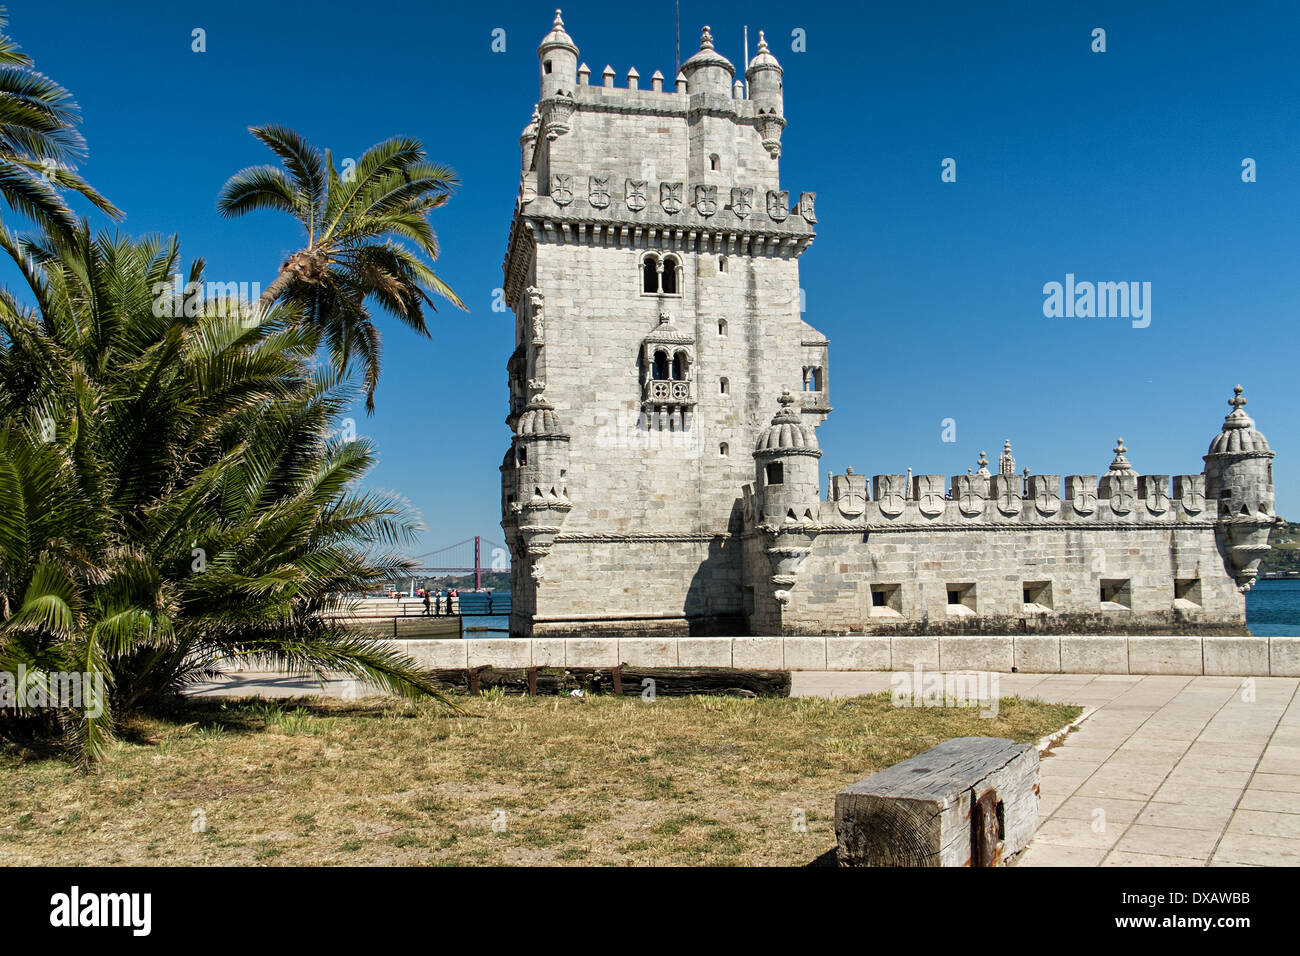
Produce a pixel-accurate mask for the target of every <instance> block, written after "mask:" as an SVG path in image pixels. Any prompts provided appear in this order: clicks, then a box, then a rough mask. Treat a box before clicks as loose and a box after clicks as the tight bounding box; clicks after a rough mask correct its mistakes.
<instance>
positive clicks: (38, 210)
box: [0, 7, 122, 235]
mask: <svg viewBox="0 0 1300 956" xmlns="http://www.w3.org/2000/svg"><path fill="white" fill-rule="evenodd" d="M8 22H9V18H8V15H7V11H6V10H5V8H4V7H0V197H3V198H4V202H5V205H7V206H8V207H9V208H10V209H12V210H14V211H15V212H17V213H19V214H20V215H23V216H25V217H26V218H28V219H30V220H31V221H32V222H34V223H35V224H36V225H38V226H40V228H41V229H43V230H45V231H46V232H51V233H63V234H65V235H66V234H68V233H70V232H71V231H72V230H73V229H75V228H76V224H77V218H76V216H75V215H73V213H72V210H71V209H69V208H68V204H67V203H66V202H65V201H64V199H63V196H62V194H61V190H65V189H66V190H72V191H73V192H76V193H80V194H81V195H82V196H84V197H86V198H87V199H88V200H90V201H91V202H92V203H93V204H94V205H95V206H96V207H97V208H98V209H100V210H101V211H103V212H105V213H107V214H108V215H109V216H111V217H113V218H114V219H120V218H121V216H122V213H121V212H120V211H119V210H118V209H117V208H116V207H115V206H114V205H113V204H112V203H110V202H109V201H108V200H107V199H105V198H104V197H103V196H101V195H100V194H99V193H97V192H96V191H95V190H94V189H92V188H91V187H90V185H89V184H88V183H87V182H86V181H85V180H84V179H82V178H81V176H79V175H78V174H77V173H76V168H75V166H74V163H75V162H76V161H77V160H79V159H81V158H84V156H85V155H86V143H85V140H84V139H82V136H81V133H80V132H78V130H77V121H78V118H79V116H78V111H77V105H76V104H75V103H74V102H73V101H72V98H71V96H70V95H69V94H68V91H67V90H65V89H64V88H63V87H61V86H59V84H57V83H55V82H54V81H53V80H51V79H50V78H49V77H47V76H44V75H43V74H41V73H37V72H36V71H35V70H33V69H32V61H31V58H30V57H28V56H27V55H26V54H24V53H20V52H18V47H17V46H16V45H15V44H14V42H13V40H11V39H10V38H9V37H8V36H7V35H5V34H4V32H3V30H4V27H5V26H6V25H7V24H8Z"/></svg>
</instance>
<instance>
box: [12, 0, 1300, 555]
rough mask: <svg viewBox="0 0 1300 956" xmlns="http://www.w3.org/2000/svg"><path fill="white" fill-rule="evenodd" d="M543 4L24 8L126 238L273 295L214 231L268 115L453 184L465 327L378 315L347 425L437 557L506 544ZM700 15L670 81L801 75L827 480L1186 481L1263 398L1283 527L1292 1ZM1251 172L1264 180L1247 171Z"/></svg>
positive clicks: (614, 8)
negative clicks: (754, 71) (1082, 287)
mask: <svg viewBox="0 0 1300 956" xmlns="http://www.w3.org/2000/svg"><path fill="white" fill-rule="evenodd" d="M1135 6H1137V7H1140V9H1133V7H1135ZM553 15H554V6H553V5H551V4H549V3H538V2H533V3H503V2H496V0H488V2H483V3H478V4H465V5H444V4H441V3H430V2H414V0H411V2H385V0H373V2H369V3H365V4H359V3H355V2H347V3H340V2H329V0H324V2H321V0H317V2H311V3H307V2H300V0H286V2H275V3H267V2H264V0H263V2H256V3H253V2H246V0H228V2H222V3H203V4H194V3H183V2H180V3H178V2H174V0H169V2H131V3H124V4H105V3H102V2H98V0H97V2H93V3H92V2H89V0H76V2H64V0H46V2H43V3H41V4H39V5H38V4H35V3H31V2H27V0H24V2H22V3H18V4H15V3H12V2H11V3H10V27H9V31H10V33H11V35H12V36H14V38H15V39H16V40H17V41H18V42H19V43H20V44H21V45H22V46H23V48H24V50H25V51H26V52H28V53H29V54H31V55H32V56H34V57H35V58H36V62H37V66H38V68H39V69H41V70H42V71H44V72H46V73H48V74H50V75H51V76H53V77H54V78H55V79H57V80H58V81H59V82H60V83H62V84H63V85H64V86H66V87H68V88H69V89H70V90H71V91H72V92H73V94H74V95H75V97H76V99H77V101H78V102H79V103H80V105H81V107H82V111H83V113H84V125H83V130H84V133H85V135H86V138H87V140H88V142H89V146H90V157H89V160H88V161H87V162H86V163H85V164H84V165H83V166H82V171H83V172H84V173H85V174H86V176H87V177H88V178H89V179H90V181H91V182H92V183H93V184H94V185H95V186H96V187H97V188H98V189H100V190H101V191H102V192H103V193H105V194H106V195H107V196H108V197H109V198H110V199H112V200H113V201H114V202H115V203H116V204H117V205H118V206H120V207H121V208H123V209H124V210H126V212H127V214H128V215H127V219H126V221H125V223H124V224H123V227H122V228H123V229H125V230H127V231H129V232H132V233H136V234H141V233H147V232H167V233H171V232H176V233H179V234H180V236H181V239H182V248H183V251H184V253H185V254H186V256H187V258H190V257H194V256H203V257H205V258H206V259H207V262H208V277H209V278H210V279H214V280H221V281H239V280H243V281H261V282H263V283H264V284H265V283H268V282H270V280H271V279H272V278H273V277H274V274H275V270H276V267H277V266H278V265H279V263H280V262H281V260H282V259H283V257H284V256H285V255H286V254H287V253H289V252H290V251H292V250H293V249H295V248H296V247H297V246H296V244H297V242H298V240H299V236H298V234H297V233H296V231H295V227H294V226H293V224H292V223H290V222H289V221H287V220H286V219H284V218H283V217H280V216H278V215H275V214H272V213H263V214H256V215H254V216H251V217H248V218H245V219H243V220H236V221H226V220H223V219H220V218H219V217H218V216H217V214H216V211H215V206H214V201H215V197H216V194H217V191H218V189H219V188H220V186H221V184H222V183H223V182H224V181H225V179H226V178H227V177H228V176H229V175H230V174H231V173H232V172H234V171H235V170H237V169H239V168H241V167H243V166H247V165H253V164H257V163H262V162H267V161H269V157H270V154H269V152H267V151H266V150H265V149H264V148H263V147H262V146H261V145H260V144H259V143H257V142H256V141H255V140H254V139H253V138H252V137H251V136H249V135H248V133H247V131H246V130H247V127H248V126H250V125H254V124H258V123H269V122H275V123H281V124H285V125H288V126H291V127H294V128H295V129H297V130H299V131H300V132H301V133H303V134H304V135H305V136H306V137H307V138H308V139H310V140H312V141H313V142H315V143H317V144H319V145H321V146H326V147H329V148H331V149H332V150H333V151H334V154H335V156H336V157H339V158H340V159H341V158H343V157H355V156H358V155H360V153H361V152H362V151H363V150H364V149H365V148H366V147H368V146H370V145H372V144H373V143H375V142H377V141H379V140H381V139H384V138H386V137H388V136H391V135H394V134H399V133H401V134H409V135H413V136H416V137H419V138H420V139H422V140H423V141H424V143H425V144H426V146H427V147H428V149H429V151H430V154H431V156H432V157H433V158H434V159H436V160H438V161H441V162H445V163H448V164H450V165H452V166H453V167H454V168H455V169H456V170H457V171H458V172H459V173H460V176H461V178H462V180H463V186H462V188H461V189H460V190H459V192H458V193H457V195H456V196H455V198H454V199H453V200H452V202H451V203H450V204H449V205H448V206H446V207H445V208H444V209H442V210H439V211H438V212H437V213H435V216H434V220H433V221H434V224H435V228H436V229H437V231H438V234H439V237H440V239H441V242H442V246H443V255H442V257H441V258H440V259H439V262H438V265H437V268H438V271H439V273H440V274H441V275H442V276H443V278H444V279H446V280H447V281H448V282H449V283H450V284H451V285H452V286H453V288H455V289H456V290H457V291H458V292H459V293H460V295H461V296H462V297H463V298H464V299H465V301H466V302H467V303H468V304H469V306H470V314H469V315H468V316H465V315H462V314H459V313H457V312H456V311H455V310H454V309H451V308H450V307H444V308H442V309H441V311H440V313H439V315H438V316H436V317H434V319H433V333H434V334H433V340H432V341H427V340H423V339H419V338H417V337H416V336H414V335H413V334H411V333H409V332H407V331H406V330H405V329H403V328H401V327H400V326H398V325H397V324H396V323H395V322H394V321H392V320H382V321H381V328H382V330H383V334H384V343H385V353H384V371H383V378H382V381H381V383H380V388H379V392H378V395H377V402H378V411H377V412H376V414H375V415H374V416H373V417H370V418H367V417H366V416H365V415H364V414H363V412H362V410H361V409H358V410H357V413H356V415H355V418H356V421H357V428H358V431H359V432H361V433H363V434H367V435H370V436H372V437H373V438H374V439H375V440H376V441H377V442H378V445H379V449H380V455H381V463H380V465H379V466H378V468H377V469H376V470H375V472H374V473H373V482H372V484H374V485H375V486H376V487H381V488H387V489H393V490H396V491H399V492H401V493H402V494H404V495H405V496H407V497H408V498H409V499H410V501H411V503H412V504H413V505H414V506H415V507H416V508H417V509H419V510H420V511H421V513H422V514H423V516H424V520H425V522H426V524H427V525H428V530H427V531H426V532H425V536H424V542H425V549H433V548H435V547H438V546H441V545H444V544H450V543H452V542H455V541H458V540H460V539H462V538H465V537H468V536H470V535H473V534H481V535H483V536H484V537H485V538H490V539H491V540H499V537H500V528H499V526H498V524H497V522H498V520H499V514H498V500H499V499H498V493H499V491H498V488H499V486H498V475H497V466H498V465H499V463H500V460H501V456H502V453H503V451H504V449H505V447H506V444H507V443H508V441H509V434H508V431H507V429H506V427H505V425H504V422H503V418H504V416H505V412H506V405H507V392H506V385H505V370H504V366H505V360H506V358H507V356H508V355H509V354H510V351H511V349H512V347H513V331H512V322H511V319H510V317H509V315H508V314H502V313H496V312H493V311H492V310H491V303H492V294H493V290H494V289H496V288H497V287H499V286H500V285H501V261H502V258H503V255H504V252H505V240H506V235H507V230H508V228H509V224H510V216H511V213H512V209H513V200H514V195H515V191H516V188H517V183H518V178H517V177H518V157H519V153H518V137H519V132H520V130H521V129H522V128H523V126H524V125H525V124H526V122H527V120H528V117H529V115H530V113H531V111H532V106H533V103H534V102H535V100H536V98H537V92H538V83H537V73H538V68H537V58H536V54H535V51H536V47H537V43H538V42H539V40H540V39H541V37H542V36H543V35H544V34H545V33H546V32H547V30H548V29H549V27H550V22H551V19H552V17H553ZM564 18H565V23H566V26H567V29H568V31H569V32H570V34H571V35H572V36H573V38H574V40H575V42H576V43H577V44H578V46H579V48H580V49H581V54H580V56H581V59H582V60H584V61H586V62H587V64H588V65H589V66H590V67H591V70H592V73H593V74H595V75H599V73H600V72H601V70H602V69H603V68H604V66H605V64H607V63H608V64H611V65H612V66H613V67H614V69H615V71H616V72H617V74H618V75H619V77H620V79H619V85H622V84H623V82H624V81H623V80H622V77H623V76H624V75H625V74H626V72H627V69H628V68H629V67H632V66H635V67H636V68H637V70H638V71H639V72H640V74H641V75H642V76H643V77H648V76H649V75H650V74H651V73H653V72H654V70H656V69H659V70H662V71H663V72H664V73H665V74H666V75H669V76H671V70H672V67H673V33H674V31H673V7H672V4H671V3H670V2H658V3H654V4H629V5H624V4H616V3H609V2H602V3H574V4H568V5H566V6H565V8H564ZM681 22H682V30H681V32H682V56H683V59H684V58H685V57H687V56H689V55H690V54H691V53H692V52H694V50H695V49H697V47H698V39H699V31H700V27H701V26H702V25H703V24H704V23H708V24H710V25H711V26H712V28H713V34H714V37H715V39H716V42H717V46H718V48H719V50H720V52H722V53H723V54H724V55H726V56H727V57H729V58H730V59H731V60H732V61H733V62H735V63H737V64H738V63H739V62H740V60H741V59H742V52H741V37H742V28H743V27H744V26H745V25H746V24H748V26H749V28H750V33H751V55H752V51H753V46H754V44H755V43H756V38H757V31H758V30H759V29H763V30H766V31H767V37H768V39H769V42H770V44H771V46H772V51H773V53H775V54H776V56H777V57H778V58H779V59H780V60H781V62H782V65H783V66H784V67H785V70H786V75H785V91H786V98H785V108H786V116H787V119H788V121H789V126H788V127H787V129H786V132H785V135H784V137H783V153H782V157H781V163H782V178H783V180H784V183H785V186H786V188H789V189H790V190H791V191H792V193H793V194H795V195H797V194H798V193H799V192H800V191H805V190H806V191H815V192H816V193H817V194H818V200H817V213H818V218H819V220H820V222H819V234H818V238H817V241H816V243H815V244H814V245H813V247H812V248H811V249H810V250H809V251H808V252H807V253H806V254H805V255H804V257H803V259H802V260H801V263H802V281H803V286H804V289H805V291H806V296H807V308H808V311H807V315H806V318H807V319H808V320H809V321H810V322H811V323H812V324H813V325H815V326H816V327H817V328H819V329H820V330H822V331H823V332H824V333H825V334H826V335H828V336H829V338H830V340H831V366H830V387H831V401H832V404H833V405H834V407H835V412H834V413H833V414H832V415H831V416H830V418H829V420H828V421H827V423H826V424H825V425H824V426H823V427H822V428H821V430H820V432H819V437H820V440H821V445H822V447H823V449H824V450H825V455H824V457H823V459H822V463H823V470H832V469H833V470H835V471H837V472H838V471H842V470H843V469H844V467H845V466H846V465H852V466H853V467H854V470H855V471H858V472H865V473H867V474H876V473H889V472H902V471H903V470H904V469H906V468H908V467H911V468H913V469H914V470H916V471H918V472H941V473H945V474H964V473H965V471H966V469H967V468H968V467H971V466H973V465H974V463H975V461H976V458H977V456H978V454H979V452H980V450H981V449H987V450H988V452H989V454H990V456H991V457H994V458H996V455H997V452H998V450H999V449H1000V448H1001V445H1002V440H1003V439H1004V438H1010V439H1011V440H1012V443H1013V446H1014V450H1015V454H1016V457H1017V459H1018V463H1019V465H1020V466H1021V467H1022V468H1023V467H1024V466H1028V467H1029V468H1030V469H1031V471H1033V472H1036V473H1044V472H1055V473H1061V474H1073V473H1099V472H1104V471H1105V469H1106V467H1107V464H1108V463H1109V461H1110V458H1111V457H1112V456H1111V447H1112V445H1113V444H1114V440H1115V438H1116V436H1118V435H1123V436H1124V439H1125V441H1126V443H1127V445H1128V448H1129V458H1130V460H1131V461H1132V462H1133V466H1134V467H1135V468H1136V469H1137V470H1138V471H1140V472H1144V473H1146V472H1152V473H1168V474H1177V473H1184V472H1198V471H1200V470H1201V467H1202V461H1201V455H1203V454H1204V453H1205V450H1206V446H1207V445H1208V444H1209V441H1210V439H1211V438H1212V437H1213V435H1214V434H1215V432H1216V431H1217V430H1218V427H1219V425H1220V423H1221V422H1222V418H1223V415H1224V414H1226V413H1227V411H1228V410H1229V409H1228V406H1227V404H1226V401H1227V399H1228V398H1230V397H1231V390H1232V386H1233V385H1234V384H1236V383H1237V382H1241V383H1242V384H1243V385H1245V387H1246V396H1247V397H1248V398H1249V399H1250V405H1249V407H1248V409H1247V410H1248V411H1249V412H1251V413H1252V414H1253V415H1254V416H1255V418H1256V421H1257V423H1258V425H1259V427H1260V429H1261V430H1262V431H1263V432H1264V433H1265V434H1266V435H1268V436H1269V439H1270V441H1271V443H1272V444H1273V446H1274V448H1275V449H1276V450H1277V451H1278V452H1279V457H1278V461H1277V466H1276V469H1275V473H1276V476H1277V481H1278V488H1277V491H1278V508H1279V511H1280V512H1281V513H1282V514H1284V515H1287V516H1292V515H1291V512H1292V511H1295V510H1296V508H1297V507H1298V506H1300V466H1292V465H1291V464H1290V462H1291V461H1292V457H1291V456H1292V455H1293V454H1294V453H1295V451H1296V450H1297V448H1300V443H1298V442H1297V440H1296V434H1295V429H1294V428H1293V427H1291V425H1292V423H1293V422H1294V421H1295V420H1296V417H1297V413H1298V412H1300V389H1297V388H1296V386H1295V379H1296V375H1297V372H1298V371H1300V369H1298V368H1297V349H1296V343H1297V335H1296V332H1295V327H1296V312H1297V294H1296V276H1297V269H1296V266H1297V263H1298V262H1300V220H1298V218H1297V211H1300V123H1298V122H1297V108H1298V107H1300V71H1298V70H1297V69H1296V60H1295V51H1296V49H1297V48H1298V47H1300V11H1297V9H1296V7H1295V6H1294V4H1291V3H1282V2H1279V3H1255V4H1252V5H1250V7H1249V8H1225V7H1223V6H1222V5H1220V4H1211V3H1195V2H1177V3H1173V2H1171V3H1147V4H1138V5H1135V4H1132V3H1127V2H1126V3H1088V4H1083V3H1077V4H1076V3H1064V2H1054V3H1050V4H1045V3H1040V2H1010V3H1000V4H983V5H977V4H970V3H957V2H953V3H921V2H918V3H908V4H890V5H882V8H881V9H872V10H866V9H857V10H852V11H850V10H847V9H841V8H840V7H838V6H832V5H821V4H812V3H809V4H802V5H794V4H789V3H788V2H782V3H778V2H763V0H756V2H751V3H745V4H736V3H721V2H718V3H699V2H683V3H682V4H681ZM1096 27H1101V28H1104V29H1105V30H1106V45H1107V50H1106V52H1105V53H1093V52H1092V51H1091V49H1090V46H1091V42H1092V40H1091V32H1092V30H1093V29H1094V28H1096ZM195 28H202V29H203V30H205V31H206V44H207V51H206V52H204V53H195V52H192V51H191V42H192V41H191V31H192V30H193V29H195ZM496 28H501V29H504V30H505V31H506V51H505V52H504V53H493V52H492V50H491V43H492V31H493V30H494V29H496ZM795 29H800V30H803V31H804V32H805V35H806V51H805V52H793V51H792V50H791V36H792V31H794V30H795ZM947 157H952V158H953V159H955V160H956V163H957V181H956V182H955V183H944V182H941V180H940V172H941V168H940V164H941V161H942V160H943V159H945V158H947ZM1246 157H1250V158H1253V159H1254V160H1255V161H1256V163H1257V170H1258V172H1257V175H1258V181H1257V182H1254V183H1243V182H1242V179H1241V164H1242V160H1243V159H1244V158H1246ZM1067 273H1073V274H1074V275H1075V276H1076V277H1077V278H1078V279H1079V280H1081V281H1082V280H1092V281H1139V282H1150V283H1151V287H1152V301H1151V323H1150V325H1149V327H1147V328H1141V329H1138V328H1133V327H1132V325H1131V323H1130V322H1129V321H1126V320H1123V319H1098V318H1091V319H1063V318H1046V317H1044V315H1043V299H1044V296H1043V292H1042V288H1043V285H1044V283H1046V282H1050V281H1058V282H1062V281H1064V279H1065V276H1066V274H1067ZM0 281H3V282H5V283H12V282H13V273H12V270H0ZM946 418H952V419H954V420H955V422H956V437H957V441H956V442H953V443H945V442H944V441H942V427H943V426H942V422H943V420H944V419H946Z"/></svg>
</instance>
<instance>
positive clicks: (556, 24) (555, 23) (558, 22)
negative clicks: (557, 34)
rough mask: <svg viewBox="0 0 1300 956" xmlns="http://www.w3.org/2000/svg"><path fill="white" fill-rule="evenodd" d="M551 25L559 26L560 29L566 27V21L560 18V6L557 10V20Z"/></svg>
mask: <svg viewBox="0 0 1300 956" xmlns="http://www.w3.org/2000/svg"><path fill="white" fill-rule="evenodd" d="M551 26H553V27H557V28H558V29H561V30H563V29H564V21H563V20H562V19H561V18H560V11H559V8H556V11H555V22H554V23H552V24H551Z"/></svg>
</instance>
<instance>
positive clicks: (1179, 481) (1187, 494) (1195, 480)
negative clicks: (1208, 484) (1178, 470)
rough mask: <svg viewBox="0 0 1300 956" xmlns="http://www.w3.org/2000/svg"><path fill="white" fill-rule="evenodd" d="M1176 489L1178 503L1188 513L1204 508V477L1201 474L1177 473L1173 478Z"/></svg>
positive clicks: (1194, 512)
mask: <svg viewBox="0 0 1300 956" xmlns="http://www.w3.org/2000/svg"><path fill="white" fill-rule="evenodd" d="M1174 485H1175V487H1176V488H1177V489H1178V503H1179V504H1180V505H1182V506H1183V510H1184V511H1186V512H1187V513H1188V514H1189V515H1198V514H1200V513H1201V512H1202V511H1204V510H1205V479H1204V478H1203V477H1202V476H1201V475H1179V476H1178V477H1177V478H1175V479H1174Z"/></svg>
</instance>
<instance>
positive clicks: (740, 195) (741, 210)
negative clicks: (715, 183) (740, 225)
mask: <svg viewBox="0 0 1300 956" xmlns="http://www.w3.org/2000/svg"><path fill="white" fill-rule="evenodd" d="M753 205H754V190H753V189H752V188H751V187H748V186H733V187H732V188H731V211H732V212H734V213H735V214H736V215H737V216H738V217H739V218H741V219H744V218H745V217H746V216H748V215H749V211H750V209H751V208H753Z"/></svg>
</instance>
